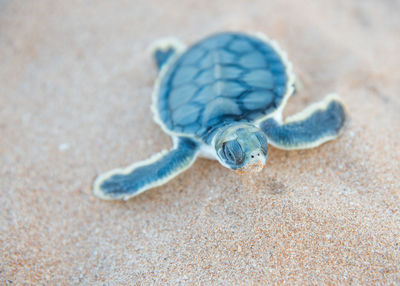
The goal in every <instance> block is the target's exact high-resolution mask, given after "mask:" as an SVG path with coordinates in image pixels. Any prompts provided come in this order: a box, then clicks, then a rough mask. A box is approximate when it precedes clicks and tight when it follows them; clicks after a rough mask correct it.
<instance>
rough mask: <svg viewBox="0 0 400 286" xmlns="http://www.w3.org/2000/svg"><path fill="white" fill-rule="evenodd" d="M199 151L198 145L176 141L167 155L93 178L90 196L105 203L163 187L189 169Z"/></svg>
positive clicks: (183, 140) (159, 155)
mask: <svg viewBox="0 0 400 286" xmlns="http://www.w3.org/2000/svg"><path fill="white" fill-rule="evenodd" d="M198 151H199V146H198V144H197V143H196V142H195V141H193V140H191V139H187V138H178V140H177V144H175V147H174V148H173V149H172V150H170V151H163V152H161V153H158V154H156V155H154V156H153V157H151V158H150V159H148V160H145V161H142V162H138V163H135V164H133V165H131V166H129V167H127V168H124V169H115V170H112V171H109V172H107V173H105V174H102V175H100V176H99V177H97V178H96V180H95V182H94V184H93V192H94V194H95V195H96V196H97V197H100V198H102V199H106V200H127V199H129V198H131V197H134V196H136V195H138V194H140V193H142V192H144V191H146V190H148V189H151V188H154V187H157V186H160V185H162V184H165V183H166V182H168V181H169V180H171V179H172V178H174V177H175V176H177V175H178V174H180V173H182V172H183V171H185V170H186V169H187V168H189V167H190V166H191V165H192V164H193V162H194V161H195V159H196V157H197V154H198Z"/></svg>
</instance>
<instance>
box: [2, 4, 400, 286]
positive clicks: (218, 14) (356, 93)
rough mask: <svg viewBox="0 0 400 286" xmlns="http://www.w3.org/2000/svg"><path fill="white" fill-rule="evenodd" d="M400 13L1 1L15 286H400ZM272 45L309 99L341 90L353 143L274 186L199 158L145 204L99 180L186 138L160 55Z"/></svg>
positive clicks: (302, 100)
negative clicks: (113, 194) (157, 86)
mask: <svg viewBox="0 0 400 286" xmlns="http://www.w3.org/2000/svg"><path fill="white" fill-rule="evenodd" d="M399 9H400V2H399V1H394V0H393V1H389V0H385V1H372V0H370V1H355V0H351V1H349V0H338V1H295V0H292V1H273V0H270V1H231V0H230V1H228V0H218V1H176V0H173V1H172V0H171V1H144V0H140V1H127V0H126V1H104V0H99V1H94V2H93V1H50V0H47V1H46V0H40V1H24V2H22V1H9V0H8V1H7V0H3V1H0V152H1V153H0V162H1V165H0V190H1V195H0V281H1V284H2V285H4V284H5V285H132V284H135V285H140V284H144V285H149V284H172V285H176V284H203V285H210V284H225V285H232V284H247V285H248V284H264V285H265V284H314V285H321V284H330V285H332V284H342V285H343V284H347V285H349V284H356V285H357V284H363V285H371V284H386V285H389V284H392V285H393V284H400V268H399V265H400V209H399V203H400V198H399V193H400V178H399V176H400V163H399V162H400V147H399V146H400V69H399V66H400V55H399V46H400V37H399V36H398V35H399V34H400V17H398V11H399ZM226 30H233V31H235V30H236V31H249V32H254V31H262V32H264V33H266V34H268V35H269V36H270V37H271V38H274V39H276V40H278V41H279V43H280V45H281V46H282V47H283V48H284V49H285V50H286V51H287V52H288V54H289V57H290V59H291V61H292V62H293V65H294V70H295V72H296V74H297V75H298V77H299V79H300V82H301V88H300V91H299V93H298V94H297V95H296V96H295V97H293V98H292V99H291V100H290V102H289V103H288V106H287V108H286V110H285V115H290V114H292V113H294V112H297V111H300V110H301V109H303V108H304V107H306V106H307V105H308V104H310V103H312V102H314V101H317V100H319V99H322V97H323V96H324V95H325V94H327V93H330V92H338V93H339V94H340V95H341V96H342V98H343V100H344V102H345V103H346V105H347V108H348V110H349V113H350V115H351V118H350V122H349V125H348V127H347V129H346V131H345V132H344V134H343V136H341V137H340V138H339V139H338V140H336V141H333V142H330V143H327V144H324V145H323V146H321V147H319V148H316V149H312V150H307V151H292V152H285V151H280V150H278V149H274V148H271V149H270V158H269V161H268V166H267V168H266V169H265V170H263V171H262V172H261V173H258V174H254V175H238V174H237V173H234V172H231V171H229V170H227V169H225V168H224V167H222V166H221V165H220V164H218V163H217V162H214V161H209V160H206V159H199V160H198V161H197V162H196V163H195V165H194V166H193V167H192V168H191V169H189V170H188V171H187V172H185V173H184V175H180V176H179V177H177V178H176V179H175V180H173V181H171V182H170V183H168V184H167V185H165V186H163V187H159V188H156V189H154V190H151V191H148V192H146V193H144V194H142V195H140V196H138V197H136V198H134V199H132V200H130V201H128V202H105V201H102V200H99V199H97V198H96V197H94V196H93V195H92V193H91V184H92V180H93V178H94V177H95V176H96V175H97V174H99V173H101V172H104V171H107V170H109V169H112V168H115V167H117V166H124V165H128V164H130V163H132V162H134V161H137V160H142V159H145V158H147V157H149V156H150V155H152V154H153V153H156V152H158V151H160V150H161V149H164V148H168V147H169V146H171V141H170V139H169V137H168V136H167V135H165V134H164V133H163V132H162V131H161V130H160V128H159V127H158V126H157V125H156V124H155V123H154V122H153V121H152V118H151V115H150V104H151V92H152V85H153V81H154V79H155V77H156V74H157V70H156V68H155V66H154V63H153V61H152V59H151V55H150V52H149V50H148V47H149V46H150V45H151V43H152V42H154V41H155V40H157V39H159V38H160V37H165V36H176V37H178V38H180V39H181V40H182V41H184V42H186V43H193V42H195V41H197V40H199V39H201V38H202V37H204V36H206V35H209V34H211V33H213V32H216V31H226Z"/></svg>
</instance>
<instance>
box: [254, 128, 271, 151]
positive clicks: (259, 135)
mask: <svg viewBox="0 0 400 286" xmlns="http://www.w3.org/2000/svg"><path fill="white" fill-rule="evenodd" d="M256 137H257V139H258V141H259V142H260V147H261V150H263V152H264V153H265V154H267V153H268V141H267V137H266V136H265V135H264V134H262V133H256Z"/></svg>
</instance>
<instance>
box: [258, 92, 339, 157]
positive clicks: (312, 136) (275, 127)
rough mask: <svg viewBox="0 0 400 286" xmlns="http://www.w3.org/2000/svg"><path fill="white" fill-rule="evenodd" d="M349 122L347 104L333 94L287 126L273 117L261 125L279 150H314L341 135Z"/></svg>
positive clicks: (294, 116)
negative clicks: (347, 120) (346, 110)
mask: <svg viewBox="0 0 400 286" xmlns="http://www.w3.org/2000/svg"><path fill="white" fill-rule="evenodd" d="M345 122H346V113H345V110H344V106H343V103H342V102H341V101H340V99H339V97H338V96H337V95H329V96H327V97H326V98H325V100H323V101H321V102H318V103H315V104H313V105H311V106H310V107H308V108H306V109H305V110H303V111H302V112H300V113H297V114H295V115H293V116H292V117H289V118H288V119H287V120H286V122H285V123H284V124H281V123H279V122H278V121H277V120H275V119H273V118H269V119H266V120H265V121H263V122H261V124H260V128H261V129H262V130H263V131H264V132H265V134H266V135H267V137H268V139H269V143H270V144H271V145H273V146H275V147H277V148H279V149H285V150H295V149H307V148H313V147H317V146H319V145H321V144H322V143H325V142H327V141H329V140H332V139H335V138H336V137H337V136H339V134H340V131H341V130H342V129H343V127H344V125H345Z"/></svg>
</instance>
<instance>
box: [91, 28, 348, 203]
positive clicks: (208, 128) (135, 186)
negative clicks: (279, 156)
mask: <svg viewBox="0 0 400 286" xmlns="http://www.w3.org/2000/svg"><path fill="white" fill-rule="evenodd" d="M160 43H161V44H159V45H158V46H157V47H156V49H155V51H154V57H155V61H156V63H157V65H158V67H159V69H160V72H159V76H158V79H157V80H156V82H155V87H154V93H153V106H152V110H153V113H154V119H155V121H156V122H157V123H158V124H159V125H160V126H161V128H162V129H163V130H164V131H165V132H166V133H168V134H169V135H170V136H172V138H173V142H174V147H173V148H172V149H171V150H169V151H162V152H161V153H158V154H156V155H154V156H153V157H151V158H150V159H148V160H145V161H142V162H138V163H135V164H133V165H131V166H129V167H127V168H124V169H115V170H112V171H110V172H107V173H105V174H102V175H100V176H99V177H97V179H96V180H95V182H94V194H95V195H96V196H98V197H100V198H102V199H107V200H114V199H123V200H127V199H129V198H131V197H133V196H136V195H138V194H140V193H142V192H144V191H146V190H148V189H150V188H154V187H157V186H160V185H162V184H165V183H166V182H168V181H169V180H171V179H172V178H174V177H175V176H177V175H178V174H180V173H182V172H183V171H185V170H186V169H188V168H189V167H190V166H191V165H192V164H193V162H194V161H195V160H196V158H197V157H198V156H203V157H206V158H212V159H216V160H218V161H219V162H220V163H221V164H222V165H223V166H225V167H227V168H229V169H232V170H238V169H241V170H243V169H247V168H248V167H249V166H264V165H265V163H266V159H267V154H268V144H271V145H272V146H274V147H276V148H279V149H285V150H295V149H305V148H312V147H316V146H319V145H321V144H322V143H324V142H326V141H329V140H332V139H334V138H336V137H337V136H338V135H339V133H340V131H341V130H342V129H343V126H344V123H345V120H346V116H345V111H344V106H343V104H342V103H341V101H340V100H339V98H338V96H336V95H329V96H327V97H326V98H325V99H324V100H323V101H321V102H319V103H314V104H313V105H311V106H309V107H308V108H306V109H305V110H303V111H302V112H300V113H298V114H295V115H294V116H291V117H289V118H287V119H286V120H285V121H283V120H282V110H283V108H284V107H285V105H286V102H287V101H288V99H289V97H290V96H291V95H292V94H293V92H294V89H295V86H294V84H295V76H294V74H293V72H292V65H291V64H290V62H289V61H288V59H287V56H286V54H285V53H284V52H283V51H282V50H281V49H280V48H279V46H278V45H277V43H276V42H274V41H270V40H268V39H267V38H266V37H265V36H263V35H254V36H253V35H247V34H243V33H219V34H216V35H212V36H210V37H207V38H205V39H203V40H201V41H200V42H198V43H196V44H195V45H193V46H192V47H190V48H188V49H186V48H185V47H184V45H183V44H181V43H180V42H178V41H176V40H169V41H163V42H160Z"/></svg>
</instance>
